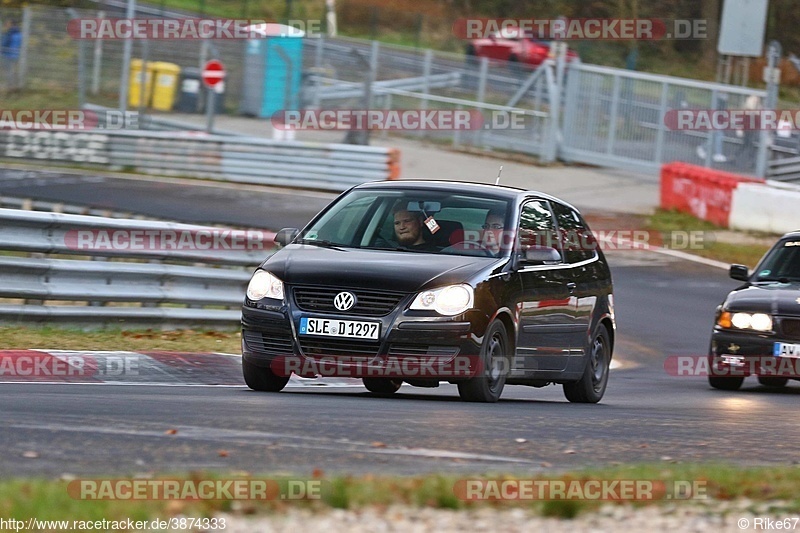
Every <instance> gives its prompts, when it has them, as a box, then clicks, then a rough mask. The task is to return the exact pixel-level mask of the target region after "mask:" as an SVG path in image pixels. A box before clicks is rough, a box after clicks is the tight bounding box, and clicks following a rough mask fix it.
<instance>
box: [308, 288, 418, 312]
mask: <svg viewBox="0 0 800 533" xmlns="http://www.w3.org/2000/svg"><path fill="white" fill-rule="evenodd" d="M342 291H347V292H352V293H353V294H355V295H356V305H354V306H353V308H352V309H348V310H347V311H339V310H338V309H336V307H334V306H333V299H334V297H335V296H336V295H337V294H339V293H340V292H342ZM404 296H405V294H403V293H400V292H391V291H370V290H363V289H331V288H328V287H295V288H294V301H295V302H296V303H297V307H299V308H300V309H302V310H303V311H310V312H312V313H313V312H316V313H338V314H344V315H362V316H384V315H388V314H389V313H391V312H392V310H393V309H394V308H395V307H397V304H398V303H400V300H402V299H403V297H404Z"/></svg>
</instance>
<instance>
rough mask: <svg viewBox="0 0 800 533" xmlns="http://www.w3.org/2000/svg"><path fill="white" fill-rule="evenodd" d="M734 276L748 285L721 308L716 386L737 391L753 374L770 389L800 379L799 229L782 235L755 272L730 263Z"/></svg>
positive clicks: (715, 341)
mask: <svg viewBox="0 0 800 533" xmlns="http://www.w3.org/2000/svg"><path fill="white" fill-rule="evenodd" d="M730 276H731V277H732V278H733V279H736V280H739V281H743V282H744V284H743V285H742V286H741V287H739V288H737V289H735V290H733V291H731V293H730V294H728V296H727V298H725V301H724V302H722V304H721V305H720V306H719V307H717V314H716V319H715V323H714V331H713V333H712V334H711V348H710V353H709V366H710V370H711V372H710V373H709V378H708V379H709V382H710V384H711V386H712V387H714V388H717V389H723V390H736V389H738V388H739V387H740V386H741V385H742V382H743V381H744V378H745V377H747V376H749V375H757V376H758V381H759V382H760V383H761V384H762V385H765V386H768V387H783V386H785V385H786V384H787V383H788V381H789V379H800V231H796V232H792V233H787V234H786V235H784V236H783V237H781V239H780V240H778V242H777V243H775V245H774V246H773V247H772V248H771V249H770V251H769V252H767V254H766V255H765V256H764V258H763V259H762V260H761V262H760V263H759V264H758V266H756V269H755V271H753V272H752V273H750V272H748V270H747V267H746V266H743V265H731V268H730Z"/></svg>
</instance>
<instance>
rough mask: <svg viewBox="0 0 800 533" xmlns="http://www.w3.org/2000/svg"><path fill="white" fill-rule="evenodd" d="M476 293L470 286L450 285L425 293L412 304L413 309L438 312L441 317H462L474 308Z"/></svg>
mask: <svg viewBox="0 0 800 533" xmlns="http://www.w3.org/2000/svg"><path fill="white" fill-rule="evenodd" d="M474 301H475V293H474V291H473V290H472V287H470V286H469V285H448V286H447V287H442V288H440V289H433V290H429V291H423V292H421V293H419V294H417V297H416V298H414V301H413V302H412V303H411V309H414V310H419V311H430V310H433V311H436V312H437V313H439V314H440V315H446V316H452V315H460V314H461V313H463V312H464V311H466V310H467V309H470V308H471V307H472V304H473V302H474Z"/></svg>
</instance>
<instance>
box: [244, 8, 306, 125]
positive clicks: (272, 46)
mask: <svg viewBox="0 0 800 533" xmlns="http://www.w3.org/2000/svg"><path fill="white" fill-rule="evenodd" d="M248 30H249V31H250V33H251V34H252V35H255V36H258V37H254V38H253V39H249V40H248V41H246V43H245V58H244V83H243V85H242V87H243V90H242V100H241V104H240V106H239V112H240V113H242V114H244V115H250V116H256V117H262V118H270V117H272V115H273V114H275V113H276V112H278V111H282V110H285V109H298V108H299V107H300V80H301V77H302V70H303V37H304V36H305V32H303V31H302V30H299V29H297V28H293V27H292V26H287V25H285V24H274V23H263V24H254V25H252V26H248Z"/></svg>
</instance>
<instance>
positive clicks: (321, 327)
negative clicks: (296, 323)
mask: <svg viewBox="0 0 800 533" xmlns="http://www.w3.org/2000/svg"><path fill="white" fill-rule="evenodd" d="M380 334H381V325H380V324H379V323H378V322H358V321H355V320H330V319H327V318H308V317H303V318H301V319H300V335H324V336H327V337H347V338H350V339H369V340H377V339H378V338H380Z"/></svg>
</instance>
